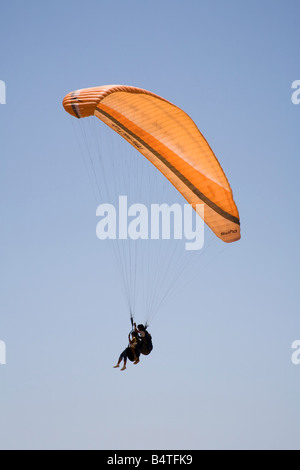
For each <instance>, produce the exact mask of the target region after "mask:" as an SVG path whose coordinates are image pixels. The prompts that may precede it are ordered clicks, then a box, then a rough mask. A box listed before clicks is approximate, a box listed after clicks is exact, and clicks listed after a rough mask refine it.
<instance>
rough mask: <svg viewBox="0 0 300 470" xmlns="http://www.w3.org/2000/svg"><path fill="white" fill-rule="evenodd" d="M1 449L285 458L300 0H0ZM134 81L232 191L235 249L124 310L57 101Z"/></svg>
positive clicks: (293, 424)
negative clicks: (179, 286) (182, 122)
mask: <svg viewBox="0 0 300 470" xmlns="http://www.w3.org/2000/svg"><path fill="white" fill-rule="evenodd" d="M0 14H1V32H0V36H1V67H0V80H4V81H5V82H6V86H7V104H6V105H0V124H1V126H0V136H1V137H0V152H1V159H0V166H1V171H0V196H1V200H0V217H1V231H0V250H1V268H0V269H1V279H0V290H1V295H0V312H1V313H0V340H2V341H5V343H6V347H7V364H6V365H5V366H0V422H1V424H0V448H1V449H20V448H22V449H45V448H55V449H74V448H75V449H76V448H78V449H95V448H99V449H102V448H103V449H127V448H131V449H132V448H139V449H149V448H152V449H155V448H160V449H215V448H218V449H220V448H221V449H223V448H224V449H229V448H234V449H241V448H268V449H276V448H293V449H299V448H300V445H299V442H300V440H299V436H300V405H299V396H300V380H299V378H300V366H298V367H297V366H294V365H293V364H292V362H291V355H292V350H291V345H292V342H293V341H294V340H297V339H300V319H299V233H300V223H299V209H300V205H299V171H300V164H299V161H300V160H299V156H300V155H299V148H300V145H299V144H300V132H299V122H300V105H298V106H296V105H293V104H292V102H291V95H292V90H291V84H292V82H293V81H294V80H299V79H300V69H299V39H300V32H299V14H300V4H299V1H294V0H289V1H283V0H282V1H279V0H275V1H274V0H270V1H269V0H262V1H257V0H252V1H243V2H240V1H238V0H235V1H233V0H232V1H223V0H214V1H208V0H207V1H203V0H197V1H196V0H186V1H184V2H183V1H177V0H172V1H171V0H163V1H158V0H152V1H151V2H150V1H148V0H145V1H143V2H141V1H133V0H124V1H121V0H120V1H116V0H112V1H110V2H104V1H102V0H98V1H91V0H87V1H85V2H79V1H67V0H64V1H63V2H58V1H53V2H51V3H49V2H38V1H28V2H22V1H14V0H12V1H10V2H5V3H2V5H1V12H0ZM111 83H119V84H128V85H134V86H138V87H142V88H146V89H149V90H151V91H152V92H154V93H157V94H159V95H161V96H163V97H165V98H166V99H168V100H170V101H172V102H174V103H176V104H177V105H178V106H181V107H182V108H183V109H184V110H185V111H186V112H187V113H188V114H189V115H190V116H191V117H192V118H193V119H194V121H195V122H196V123H197V125H198V126H199V128H200V129H201V131H202V132H203V134H204V135H205V137H206V138H207V140H208V141H209V143H210V145H211V146H212V148H213V149H214V151H215V153H216V155H217V156H218V158H219V160H220V161H221V163H222V165H223V167H224V169H225V171H226V173H227V175H228V177H229V180H230V182H231V185H232V188H233V191H234V195H235V200H236V202H237V205H238V207H239V211H240V215H241V221H242V240H241V241H240V242H239V243H236V244H233V245H232V246H227V245H226V246H225V248H226V249H225V250H223V251H222V253H221V254H220V256H218V257H217V258H215V259H214V260H213V262H211V263H210V264H209V266H208V267H207V269H205V271H204V272H203V271H201V272H199V273H197V269H195V272H194V277H193V281H192V283H191V284H190V285H189V286H187V287H186V288H184V289H183V291H182V292H181V293H180V295H178V296H176V297H174V298H171V299H169V302H168V303H167V304H165V306H164V308H163V311H162V312H161V313H160V314H159V315H157V317H156V318H155V321H154V322H153V324H152V325H151V332H152V334H153V338H154V344H155V348H154V351H153V353H152V355H151V356H150V357H148V358H144V359H143V361H142V364H140V365H139V366H138V368H136V367H135V366H131V365H130V367H128V370H127V371H126V373H121V372H119V371H118V370H114V369H113V368H112V365H113V364H114V362H115V361H116V359H117V356H118V354H119V352H120V351H121V349H122V347H123V346H124V344H126V334H127V330H128V318H127V316H126V313H124V310H125V309H124V299H123V297H122V295H121V294H120V286H119V285H118V283H117V282H116V281H115V271H114V268H113V266H112V265H111V263H110V258H109V256H110V254H109V252H108V251H107V250H106V249H104V248H102V246H101V244H100V245H99V243H100V242H99V240H97V239H96V236H95V227H96V217H95V210H96V205H95V200H94V199H93V195H92V193H91V187H90V184H89V180H88V178H87V175H86V173H85V168H84V166H83V162H82V158H81V155H80V152H79V150H78V148H77V146H76V144H75V143H74V132H73V129H72V125H71V124H70V121H71V118H70V117H69V116H68V115H67V114H66V113H65V111H64V110H63V108H62V106H61V101H62V99H63V97H64V96H65V94H66V93H68V92H69V91H72V90H74V89H78V88H85V87H89V86H97V85H102V84H111Z"/></svg>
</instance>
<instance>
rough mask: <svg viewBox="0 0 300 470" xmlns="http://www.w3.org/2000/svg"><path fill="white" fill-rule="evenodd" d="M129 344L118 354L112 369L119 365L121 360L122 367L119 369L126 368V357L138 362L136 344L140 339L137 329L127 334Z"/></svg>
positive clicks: (138, 353)
mask: <svg viewBox="0 0 300 470" xmlns="http://www.w3.org/2000/svg"><path fill="white" fill-rule="evenodd" d="M128 341H129V345H128V347H127V348H126V349H124V351H123V352H122V353H121V354H120V357H119V360H118V362H117V364H116V365H115V366H114V369H116V368H117V367H119V366H120V364H121V362H122V361H124V363H123V367H122V369H121V370H125V369H126V364H127V359H129V360H130V361H131V362H133V363H134V364H138V363H139V362H140V360H139V356H140V352H139V350H138V345H139V343H140V342H141V340H140V339H139V337H138V333H137V331H133V332H132V333H131V334H130V333H129V335H128Z"/></svg>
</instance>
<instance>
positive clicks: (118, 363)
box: [114, 351, 125, 369]
mask: <svg viewBox="0 0 300 470" xmlns="http://www.w3.org/2000/svg"><path fill="white" fill-rule="evenodd" d="M124 352H125V351H123V352H122V353H121V354H120V357H119V360H118V362H117V364H116V365H115V366H114V369H116V368H117V367H119V366H120V364H121V361H122V359H124Z"/></svg>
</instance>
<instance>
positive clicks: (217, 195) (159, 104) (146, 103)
mask: <svg viewBox="0 0 300 470" xmlns="http://www.w3.org/2000/svg"><path fill="white" fill-rule="evenodd" d="M63 106H64V108H65V110H66V111H67V112H68V113H70V114H71V115H72V116H75V117H77V118H83V117H87V116H92V115H95V116H96V117H97V118H99V119H100V120H101V121H103V122H105V124H107V125H108V126H109V127H111V128H112V129H113V130H114V131H116V132H117V133H118V134H120V135H121V136H122V137H124V139H126V140H127V141H128V142H129V143H130V144H131V145H133V146H134V147H135V148H137V149H138V150H139V152H141V153H142V154H143V155H144V156H145V157H146V158H147V159H148V160H149V161H150V162H151V163H153V165H155V166H156V168H158V169H159V171H161V173H162V174H163V175H164V176H165V177H166V178H168V180H169V181H170V182H171V183H172V184H173V185H174V186H175V188H176V189H177V190H178V191H179V192H180V193H181V194H182V195H183V196H184V198H185V199H186V200H187V201H188V203H189V204H191V205H192V206H193V208H194V209H195V210H196V211H197V212H198V213H199V215H201V216H202V217H203V218H204V221H205V223H206V224H207V225H208V226H209V227H210V228H211V230H212V231H213V232H214V233H215V234H216V236H217V237H219V238H220V239H221V240H223V241H224V242H227V243H231V242H234V241H237V240H239V239H240V237H241V235H240V219H239V213H238V209H237V207H236V205H235V202H234V200H233V195H232V190H231V188H230V185H229V182H228V180H227V178H226V175H225V173H224V171H223V169H222V167H221V165H220V163H219V162H218V160H217V158H216V156H215V155H214V153H213V151H212V149H211V148H210V146H209V144H208V143H207V141H206V139H205V138H204V137H203V135H202V134H201V132H200V131H199V129H198V128H197V126H196V124H195V123H194V121H193V120H192V119H191V118H190V117H189V116H188V115H187V114H186V113H185V112H184V111H182V109H180V108H178V107H177V106H175V105H174V104H172V103H170V102H169V101H167V100H165V99H163V98H161V97H159V96H157V95H155V94H153V93H151V92H149V91H146V90H143V89H140V88H135V87H130V86H122V85H107V86H100V87H95V88H85V89H82V90H77V91H73V92H71V93H69V94H68V95H67V96H66V97H65V98H64V100H63ZM199 204H204V215H203V211H202V210H201V209H200V208H199V207H198V209H197V205H199Z"/></svg>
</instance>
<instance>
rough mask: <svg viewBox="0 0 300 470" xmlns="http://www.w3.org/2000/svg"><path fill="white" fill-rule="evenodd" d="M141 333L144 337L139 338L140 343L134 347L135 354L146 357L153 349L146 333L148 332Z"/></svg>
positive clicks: (149, 336)
mask: <svg viewBox="0 0 300 470" xmlns="http://www.w3.org/2000/svg"><path fill="white" fill-rule="evenodd" d="M143 333H144V334H145V336H144V337H142V336H141V337H140V342H139V343H138V345H137V346H136V352H138V353H140V354H143V355H144V356H148V354H150V353H151V351H152V349H153V344H152V336H151V335H150V333H148V331H144V332H143Z"/></svg>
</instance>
